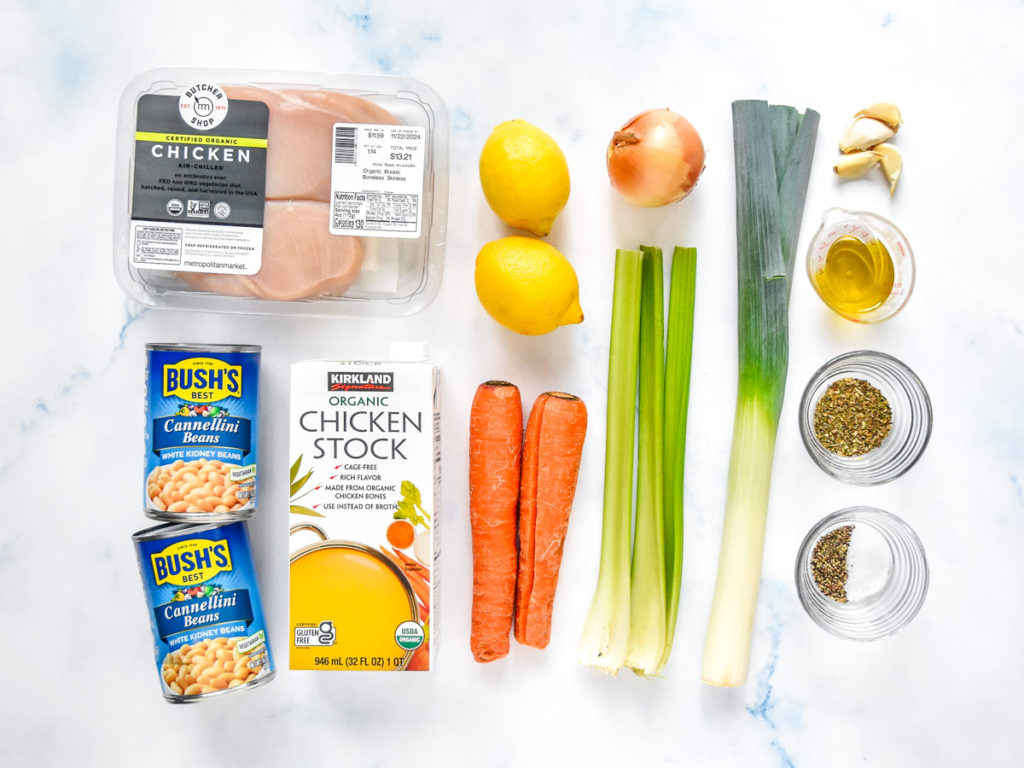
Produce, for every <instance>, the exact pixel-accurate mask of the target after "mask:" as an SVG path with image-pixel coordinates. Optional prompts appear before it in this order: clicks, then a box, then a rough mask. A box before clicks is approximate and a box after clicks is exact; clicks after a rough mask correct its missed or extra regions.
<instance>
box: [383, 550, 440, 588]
mask: <svg viewBox="0 0 1024 768" xmlns="http://www.w3.org/2000/svg"><path fill="white" fill-rule="evenodd" d="M391 551H392V552H394V553H395V554H396V555H398V558H399V559H400V560H401V561H402V563H403V564H404V566H405V570H406V572H407V573H408V572H410V571H415V572H416V573H417V574H419V575H420V576H422V577H423V580H424V581H427V582H429V581H430V569H429V568H427V566H425V565H424V564H423V563H421V562H420V561H419V560H413V559H412V558H411V557H409V556H408V555H407V554H405V552H402V551H400V550H397V549H394V548H393V547H392V550H391Z"/></svg>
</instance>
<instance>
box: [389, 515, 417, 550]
mask: <svg viewBox="0 0 1024 768" xmlns="http://www.w3.org/2000/svg"><path fill="white" fill-rule="evenodd" d="M387 537H388V543H389V544H391V546H393V547H399V548H401V549H405V548H406V547H411V546H412V542H413V539H414V538H415V537H416V532H415V531H414V530H413V527H412V523H410V522H409V521H408V520H395V522H393V523H392V524H391V525H389V526H388V530H387Z"/></svg>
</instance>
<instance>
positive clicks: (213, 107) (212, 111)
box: [178, 83, 228, 131]
mask: <svg viewBox="0 0 1024 768" xmlns="http://www.w3.org/2000/svg"><path fill="white" fill-rule="evenodd" d="M178 112H179V113H180V114H181V119H182V120H184V121H185V122H186V123H188V124H189V126H190V127H192V128H196V129H198V130H200V131H208V130H210V129H211V128H216V127H217V126H218V125H220V124H221V123H223V122H224V118H225V117H227V116H228V95H227V94H226V93H224V91H223V89H221V87H220V86H218V85H214V84H213V83H193V84H192V85H190V86H188V87H187V88H186V89H185V90H184V91H182V92H181V96H180V97H179V98H178Z"/></svg>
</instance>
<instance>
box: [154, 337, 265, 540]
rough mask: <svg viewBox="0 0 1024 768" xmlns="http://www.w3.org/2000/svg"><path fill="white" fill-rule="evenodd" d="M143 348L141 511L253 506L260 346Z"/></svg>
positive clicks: (188, 514)
mask: <svg viewBox="0 0 1024 768" xmlns="http://www.w3.org/2000/svg"><path fill="white" fill-rule="evenodd" d="M146 354H147V375H146V385H147V392H146V410H147V414H146V475H145V483H144V487H145V496H144V501H143V508H144V509H145V510H146V514H147V515H149V516H150V517H154V518H157V519H161V520H189V521H210V520H217V521H221V520H238V519H242V518H246V517H249V516H250V515H251V514H252V513H253V511H254V510H255V509H256V483H257V480H256V477H257V451H256V446H257V417H258V408H259V399H258V396H257V394H258V393H257V390H258V382H259V360H260V348H259V347H257V346H228V345H208V346H187V345H180V344H149V345H147V347H146Z"/></svg>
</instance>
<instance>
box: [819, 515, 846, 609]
mask: <svg viewBox="0 0 1024 768" xmlns="http://www.w3.org/2000/svg"><path fill="white" fill-rule="evenodd" d="M852 533H853V526H852V525H844V526H841V527H839V528H834V529H833V530H831V531H829V532H828V533H826V534H825V535H824V536H822V537H821V538H820V539H818V541H817V543H816V544H815V545H814V551H813V552H812V553H811V574H812V575H813V576H814V583H815V584H816V585H817V586H818V589H819V590H820V591H821V594H823V595H824V596H825V597H827V598H829V599H830V600H835V601H836V602H837V603H845V602H846V601H847V598H846V579H847V578H848V577H849V570H848V569H847V565H846V554H847V552H849V550H850V536H851V534H852Z"/></svg>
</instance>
